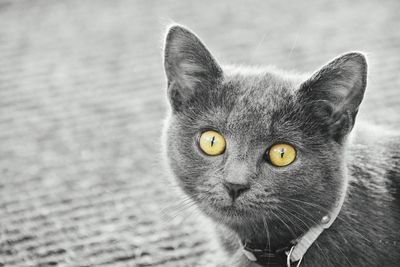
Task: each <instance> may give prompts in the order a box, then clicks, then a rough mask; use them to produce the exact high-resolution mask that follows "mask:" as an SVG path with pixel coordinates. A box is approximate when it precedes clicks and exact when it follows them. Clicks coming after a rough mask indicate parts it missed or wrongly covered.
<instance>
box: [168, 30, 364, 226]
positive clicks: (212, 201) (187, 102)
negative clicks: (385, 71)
mask: <svg viewBox="0 0 400 267" xmlns="http://www.w3.org/2000/svg"><path fill="white" fill-rule="evenodd" d="M164 64H165V71H166V75H167V79H168V90H167V91H168V100H169V103H170V107H171V110H170V115H169V119H168V121H167V124H166V132H165V133H166V134H165V138H166V140H165V142H166V150H167V151H166V155H167V158H168V162H169V166H170V168H171V170H172V173H173V174H174V176H175V177H176V178H177V179H178V181H179V183H180V185H181V187H182V188H183V190H184V192H185V193H186V194H187V195H189V196H190V197H191V198H192V199H193V200H194V201H195V202H196V203H197V204H198V206H199V207H200V208H201V209H202V210H203V211H204V212H205V213H207V214H208V215H209V216H211V217H212V218H214V219H216V220H218V221H220V222H223V223H225V224H227V225H229V226H237V225H243V224H247V223H254V222H257V221H265V220H267V221H268V220H269V221H273V220H279V219H278V218H277V217H279V216H280V218H288V219H292V220H294V221H295V217H294V216H298V217H299V216H301V215H300V214H302V215H303V216H305V215H307V214H308V215H307V217H309V219H310V220H309V221H308V223H310V222H312V220H314V221H318V220H319V219H320V217H321V216H322V215H323V214H324V209H326V210H331V209H332V208H333V207H332V205H334V203H335V200H336V199H337V198H338V191H340V190H341V186H342V183H343V175H344V157H343V154H344V150H345V146H346V142H345V141H346V137H347V136H348V134H349V133H350V131H351V129H352V128H353V125H354V122H355V117H356V115H357V111H358V108H359V105H360V103H361V101H362V99H363V95H364V90H365V87H366V72H367V64H366V60H365V58H364V56H363V55H362V54H360V53H348V54H345V55H343V56H341V57H338V58H336V59H334V60H333V61H331V62H330V63H329V64H327V65H325V66H324V67H322V68H321V69H320V70H319V71H317V72H315V73H314V74H313V75H310V76H309V77H305V76H299V75H288V74H283V73H281V72H279V71H277V70H274V69H272V68H264V69H262V68H260V69H249V68H248V69H244V68H232V67H228V68H223V67H221V66H220V65H219V64H218V63H217V62H216V60H215V59H214V57H213V56H212V55H211V54H210V52H209V51H208V50H207V49H206V47H205V46H204V45H203V44H202V43H201V41H200V40H199V39H198V37H196V36H195V35H194V34H193V33H191V32H190V31H188V30H186V29H185V28H182V27H180V26H173V27H171V28H170V29H169V31H168V34H167V37H166V43H165V61H164ZM305 203H308V204H305ZM303 220H305V219H304V218H303Z"/></svg>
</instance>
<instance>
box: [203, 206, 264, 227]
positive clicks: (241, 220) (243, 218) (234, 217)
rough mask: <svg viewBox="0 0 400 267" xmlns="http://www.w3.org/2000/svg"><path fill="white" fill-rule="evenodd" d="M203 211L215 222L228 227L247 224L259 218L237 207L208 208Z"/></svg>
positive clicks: (251, 212) (253, 213)
mask: <svg viewBox="0 0 400 267" xmlns="http://www.w3.org/2000/svg"><path fill="white" fill-rule="evenodd" d="M203 211H204V212H205V213H206V214H207V215H208V216H209V217H211V218H212V219H214V220H215V221H217V222H219V223H223V224H226V225H241V224H246V223H248V222H249V221H251V220H255V219H257V218H258V217H259V216H258V215H257V213H256V212H254V211H250V210H248V209H245V208H242V207H239V206H237V205H226V206H214V207H211V208H210V207H208V208H206V209H203Z"/></svg>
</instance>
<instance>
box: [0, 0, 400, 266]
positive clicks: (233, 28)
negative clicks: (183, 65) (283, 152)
mask: <svg viewBox="0 0 400 267" xmlns="http://www.w3.org/2000/svg"><path fill="white" fill-rule="evenodd" d="M399 11H400V1H396V0H392V1H390V0H389V1H384V2H382V1H378V0H377V1H361V0H356V1H330V0H326V1H239V0H231V1H211V0H207V1H157V2H156V1H145V0H143V1H122V0H121V1H82V0H81V1H0V266H57V265H59V266H197V265H200V262H201V261H206V260H207V259H212V257H213V256H214V255H215V248H214V247H213V245H212V244H211V242H210V239H209V238H208V237H207V229H206V228H205V227H204V226H203V222H202V221H201V219H199V218H200V217H199V216H198V214H197V213H193V212H191V211H187V210H185V209H182V208H179V207H180V204H179V203H180V200H179V196H178V195H177V194H176V191H175V190H174V187H173V186H170V182H169V181H168V179H167V178H166V175H165V172H164V171H163V169H162V168H161V163H160V133H161V128H162V121H163V118H164V116H165V114H166V112H167V110H168V109H167V105H166V101H165V89H166V81H165V77H164V72H163V68H162V46H163V38H164V34H165V29H166V26H167V25H168V24H170V23H172V22H178V23H181V24H183V25H186V26H188V27H189V28H191V29H192V30H193V31H195V32H196V33H197V34H198V35H199V36H200V37H201V38H202V40H203V41H204V42H205V43H206V45H207V46H208V47H209V48H210V50H211V51H212V53H213V54H214V55H215V56H216V58H217V60H219V62H221V63H222V64H223V63H239V64H252V65H253V64H256V65H261V64H272V65H276V66H278V67H280V68H286V69H294V70H297V71H301V72H312V71H314V70H316V69H317V68H318V67H320V66H321V65H322V64H324V63H326V62H327V61H328V60H330V59H331V58H333V57H335V56H337V55H338V54H340V53H343V52H346V51H349V50H360V51H364V52H366V53H367V55H368V59H369V83H368V89H367V96H366V99H365V102H364V103H363V105H362V108H361V112H360V117H364V119H369V120H371V121H374V122H376V123H379V124H382V125H389V126H390V127H394V128H397V129H399V127H400V121H399V114H400V99H399V96H400V91H399V90H400V75H399V73H400V72H399V71H400V30H399V29H400V17H399Z"/></svg>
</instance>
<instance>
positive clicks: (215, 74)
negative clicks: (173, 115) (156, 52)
mask: <svg viewBox="0 0 400 267" xmlns="http://www.w3.org/2000/svg"><path fill="white" fill-rule="evenodd" d="M164 68H165V73H166V75H167V79H168V97H169V100H170V103H171V106H172V108H173V110H175V111H179V110H180V109H181V108H182V106H183V104H184V103H186V102H189V100H190V98H191V97H192V96H193V95H194V93H195V91H196V90H210V89H211V88H213V87H214V86H215V85H216V83H217V82H218V81H219V80H220V79H221V77H222V69H221V67H220V66H219V65H218V64H217V62H216V61H215V59H214V58H213V57H212V55H211V53H210V52H209V51H208V50H207V48H206V47H205V45H203V43H202V42H201V41H200V39H199V38H198V37H197V36H196V35H194V34H193V33H192V32H190V31H189V30H187V29H185V28H183V27H182V26H178V25H174V26H172V27H170V28H169V29H168V33H167V36H166V40H165V49H164Z"/></svg>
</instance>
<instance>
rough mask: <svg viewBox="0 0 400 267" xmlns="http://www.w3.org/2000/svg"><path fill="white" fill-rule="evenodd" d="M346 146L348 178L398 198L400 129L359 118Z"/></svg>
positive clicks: (399, 191)
mask: <svg viewBox="0 0 400 267" xmlns="http://www.w3.org/2000/svg"><path fill="white" fill-rule="evenodd" d="M348 148H349V149H348V155H347V160H346V161H347V163H348V167H349V171H350V175H351V181H353V182H354V184H357V185H358V186H360V185H362V186H365V187H367V188H368V189H371V190H374V191H380V192H389V194H390V195H391V196H392V197H394V198H395V199H398V201H400V130H396V129H393V128H390V126H382V125H377V124H373V123H369V122H365V121H360V122H359V123H358V124H357V127H356V128H355V129H354V130H353V133H352V135H351V136H350V138H349V143H348ZM377 193H378V192H377ZM386 195H387V194H386Z"/></svg>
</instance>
